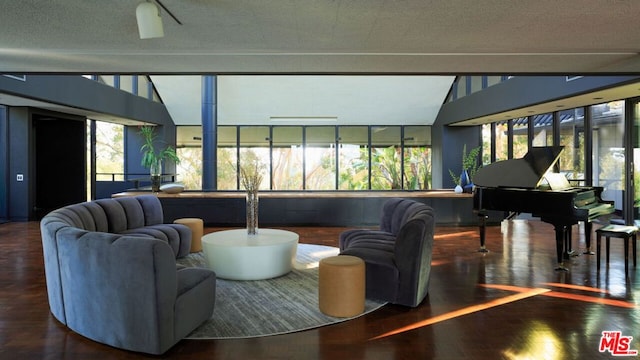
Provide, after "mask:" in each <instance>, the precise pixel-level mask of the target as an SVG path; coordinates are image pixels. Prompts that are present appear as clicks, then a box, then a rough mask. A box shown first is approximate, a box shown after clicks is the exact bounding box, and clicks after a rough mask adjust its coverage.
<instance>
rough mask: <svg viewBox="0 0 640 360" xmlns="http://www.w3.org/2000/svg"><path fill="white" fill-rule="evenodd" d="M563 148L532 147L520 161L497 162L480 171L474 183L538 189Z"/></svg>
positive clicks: (474, 178)
mask: <svg viewBox="0 0 640 360" xmlns="http://www.w3.org/2000/svg"><path fill="white" fill-rule="evenodd" d="M563 148H564V147H563V146H540V147H532V148H531V149H530V150H529V152H527V154H526V155H525V156H524V157H523V158H520V159H509V160H503V161H496V162H494V163H492V164H489V165H486V166H483V167H481V168H480V169H478V171H477V172H476V174H475V175H474V176H473V183H474V185H476V186H482V187H515V188H525V189H535V188H537V187H538V186H539V185H540V183H541V182H542V180H543V178H544V174H546V172H547V171H549V169H551V168H552V167H553V166H554V165H555V164H556V162H557V161H558V158H559V157H560V153H561V152H562V149H563Z"/></svg>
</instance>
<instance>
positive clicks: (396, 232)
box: [339, 198, 435, 307]
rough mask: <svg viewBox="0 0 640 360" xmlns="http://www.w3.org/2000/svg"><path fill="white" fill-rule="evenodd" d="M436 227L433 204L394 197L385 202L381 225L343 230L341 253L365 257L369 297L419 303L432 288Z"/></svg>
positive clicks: (411, 305) (404, 303) (412, 305)
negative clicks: (431, 278) (430, 287)
mask: <svg viewBox="0 0 640 360" xmlns="http://www.w3.org/2000/svg"><path fill="white" fill-rule="evenodd" d="M434 227H435V222H434V213H433V209H432V208H431V207H429V206H427V205H425V204H423V203H420V202H417V201H414V200H409V199H400V198H393V199H390V200H387V201H386V202H385V203H384V205H383V208H382V211H381V215H380V227H379V229H375V230H374V229H350V230H346V231H344V232H342V233H341V234H340V238H339V245H340V254H341V255H352V256H357V257H359V258H361V259H363V260H364V262H365V275H366V296H367V298H372V299H377V300H383V301H387V302H390V303H392V304H399V305H404V306H410V307H416V306H418V305H419V304H420V303H421V302H422V301H423V300H424V299H425V297H426V296H427V293H428V291H429V279H430V275H431V257H432V250H433V234H434V230H435V229H434Z"/></svg>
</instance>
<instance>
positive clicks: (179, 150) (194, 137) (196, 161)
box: [176, 126, 202, 190]
mask: <svg viewBox="0 0 640 360" xmlns="http://www.w3.org/2000/svg"><path fill="white" fill-rule="evenodd" d="M201 139H202V127H201V126H178V127H176V154H177V155H178V158H179V159H180V163H179V164H176V181H179V182H181V183H182V184H184V187H185V189H187V190H195V189H202V140H201Z"/></svg>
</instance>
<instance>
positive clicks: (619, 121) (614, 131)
mask: <svg viewBox="0 0 640 360" xmlns="http://www.w3.org/2000/svg"><path fill="white" fill-rule="evenodd" d="M624 106H625V102H624V100H620V101H612V102H608V103H603V104H598V105H593V106H591V107H590V111H591V121H592V127H593V130H592V131H593V133H592V138H593V154H592V156H593V185H594V186H602V187H603V188H604V191H603V192H602V198H603V200H613V201H614V206H615V208H616V210H618V211H623V210H624V207H623V199H624V190H625V176H624V175H625V151H624V127H625V126H624V125H625V123H624V121H625V114H624Z"/></svg>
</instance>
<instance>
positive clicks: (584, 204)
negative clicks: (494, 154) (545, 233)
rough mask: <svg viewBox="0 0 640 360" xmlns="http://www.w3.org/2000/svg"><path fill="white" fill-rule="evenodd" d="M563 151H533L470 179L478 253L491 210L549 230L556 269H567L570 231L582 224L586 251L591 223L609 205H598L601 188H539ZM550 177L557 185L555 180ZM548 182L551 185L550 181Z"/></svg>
mask: <svg viewBox="0 0 640 360" xmlns="http://www.w3.org/2000/svg"><path fill="white" fill-rule="evenodd" d="M561 151H562V147H561V146H545V147H533V148H531V150H530V151H529V152H528V153H527V154H526V155H525V156H524V157H523V158H521V159H510V160H505V161H498V162H495V163H492V164H489V165H487V166H484V167H482V168H480V169H479V170H478V171H477V172H476V174H475V176H474V178H473V182H474V185H475V188H474V193H473V210H474V212H475V213H476V214H477V215H478V216H479V228H480V251H487V249H486V247H485V222H486V218H487V212H488V211H490V210H498V211H504V212H512V213H530V214H532V215H533V216H534V217H539V218H540V220H541V221H543V222H546V223H549V224H551V225H553V226H554V230H555V237H556V253H557V260H558V266H557V267H556V269H557V270H564V271H566V270H567V268H566V267H565V266H564V254H565V253H569V252H570V250H571V241H570V234H571V226H573V225H574V224H577V223H578V222H579V221H582V222H584V224H585V237H586V238H585V242H586V245H587V249H590V246H591V222H592V221H593V220H595V219H597V218H599V217H601V216H606V215H610V214H611V213H613V212H614V207H613V202H611V201H604V200H602V198H601V194H602V190H603V188H602V187H594V186H578V187H565V188H560V189H558V188H555V187H554V188H549V186H541V185H542V184H543V182H544V179H545V174H552V173H550V170H551V169H552V168H553V167H554V165H555V164H556V162H557V161H558V158H559V157H560V153H561ZM559 175H560V176H562V177H564V175H561V174H559ZM549 178H550V179H553V180H557V178H554V177H553V175H550V176H549ZM564 179H565V180H566V178H564ZM552 182H555V181H550V183H552ZM567 184H568V181H567Z"/></svg>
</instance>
